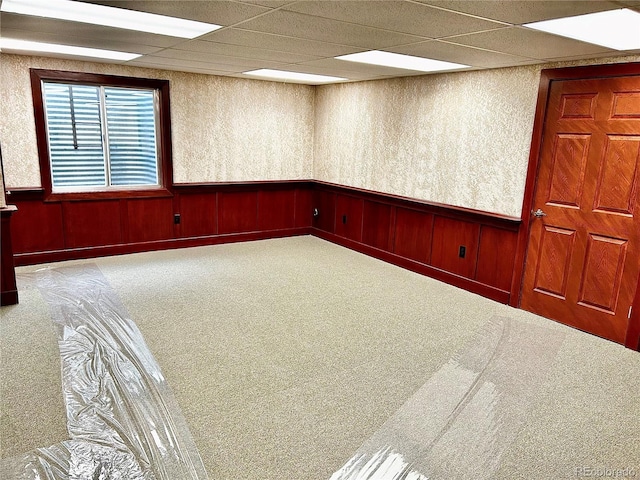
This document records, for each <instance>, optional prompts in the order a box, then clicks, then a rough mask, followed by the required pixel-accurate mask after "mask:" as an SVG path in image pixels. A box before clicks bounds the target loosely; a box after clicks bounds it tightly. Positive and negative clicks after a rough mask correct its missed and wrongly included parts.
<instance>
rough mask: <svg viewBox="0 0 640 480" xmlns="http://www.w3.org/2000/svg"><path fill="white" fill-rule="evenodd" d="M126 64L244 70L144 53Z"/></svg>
mask: <svg viewBox="0 0 640 480" xmlns="http://www.w3.org/2000/svg"><path fill="white" fill-rule="evenodd" d="M127 65H138V66H153V67H154V68H166V69H168V70H180V71H186V72H189V71H193V70H194V69H197V70H199V71H205V70H206V71H218V72H241V71H244V70H245V67H243V66H239V65H225V64H216V65H214V64H211V63H206V62H197V61H193V60H186V59H180V58H166V57H157V56H155V55H145V56H144V57H141V58H137V59H135V60H132V61H130V62H127Z"/></svg>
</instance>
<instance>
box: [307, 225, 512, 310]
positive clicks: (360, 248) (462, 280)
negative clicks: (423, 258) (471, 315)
mask: <svg viewBox="0 0 640 480" xmlns="http://www.w3.org/2000/svg"><path fill="white" fill-rule="evenodd" d="M311 234H312V235H314V236H316V237H318V238H322V239H323V240H327V241H329V242H331V243H335V244H337V245H341V246H343V247H346V248H349V249H351V250H355V251H357V252H360V253H363V254H365V255H368V256H370V257H374V258H377V259H379V260H382V261H385V262H387V263H391V264H393V265H397V266H398V267H402V268H406V269H407V270H411V271H413V272H416V273H419V274H421V275H425V276H427V277H431V278H434V279H436V280H439V281H442V282H445V283H448V284H450V285H453V286H454V287H458V288H462V289H464V290H468V291H470V292H472V293H476V294H478V295H481V296H483V297H487V298H489V299H491V300H495V301H496V302H500V303H504V304H508V303H509V297H510V294H509V292H508V291H507V290H501V289H499V288H496V287H493V286H490V285H486V284H484V283H480V282H478V281H475V280H472V279H470V278H466V277H461V276H460V275H456V274H453V273H450V272H447V271H445V270H441V269H439V268H435V267H432V266H431V265H427V264H425V263H420V262H417V261H415V260H411V259H408V258H405V257H401V256H400V255H396V254H394V253H392V252H388V251H386V250H380V249H378V248H375V247H372V246H370V245H366V244H364V243H360V242H356V241H354V240H349V239H347V238H344V237H341V236H338V235H335V234H333V233H328V232H326V231H324V230H320V229H318V228H312V232H311Z"/></svg>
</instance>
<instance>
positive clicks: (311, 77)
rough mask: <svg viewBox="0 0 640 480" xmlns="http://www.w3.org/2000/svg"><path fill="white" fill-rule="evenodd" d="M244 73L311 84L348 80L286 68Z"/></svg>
mask: <svg viewBox="0 0 640 480" xmlns="http://www.w3.org/2000/svg"><path fill="white" fill-rule="evenodd" d="M243 75H249V76H252V77H260V78H268V79H270V80H284V81H293V82H299V83H308V84H311V85H318V84H321V83H335V82H342V81H345V80H347V79H346V78H341V77H330V76H327V75H315V74H313V73H299V72H287V71H285V70H270V69H268V68H262V69H260V70H251V71H250V72H244V73H243Z"/></svg>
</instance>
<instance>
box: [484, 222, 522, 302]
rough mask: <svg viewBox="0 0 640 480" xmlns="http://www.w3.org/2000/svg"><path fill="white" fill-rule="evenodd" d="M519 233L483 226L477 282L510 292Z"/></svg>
mask: <svg viewBox="0 0 640 480" xmlns="http://www.w3.org/2000/svg"><path fill="white" fill-rule="evenodd" d="M517 243H518V232H513V231H509V230H503V229H501V228H495V227H489V226H487V225H483V226H482V227H481V228H480V246H479V247H478V267H477V269H476V280H478V281H479V282H481V283H486V284H487V285H492V286H494V287H498V288H500V289H501V290H507V291H509V290H510V289H511V282H512V277H513V265H514V262H515V257H516V246H517Z"/></svg>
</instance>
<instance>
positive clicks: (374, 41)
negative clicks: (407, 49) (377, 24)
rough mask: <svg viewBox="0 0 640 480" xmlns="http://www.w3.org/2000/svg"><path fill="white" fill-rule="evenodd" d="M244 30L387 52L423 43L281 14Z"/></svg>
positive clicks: (252, 22) (268, 16)
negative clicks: (387, 49) (389, 49)
mask: <svg viewBox="0 0 640 480" xmlns="http://www.w3.org/2000/svg"><path fill="white" fill-rule="evenodd" d="M242 28H243V29H245V30H252V31H255V32H265V33H274V34H277V35H287V36H290V37H296V38H303V39H307V40H316V41H320V42H330V43H338V44H341V45H353V46H357V47H363V48H367V49H376V48H384V47H390V46H394V45H402V44H405V43H414V42H417V41H419V40H421V38H420V37H417V36H412V35H408V34H404V33H397V32H391V31H386V30H380V29H377V28H371V27H363V26H360V25H355V24H352V23H345V22H339V21H337V20H331V19H327V18H322V17H313V16H311V15H303V14H300V13H296V12H288V11H282V10H277V11H274V12H272V13H268V14H266V15H263V16H261V17H258V18H255V19H253V20H249V21H248V22H245V23H243V24H242ZM214 33H215V32H214Z"/></svg>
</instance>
